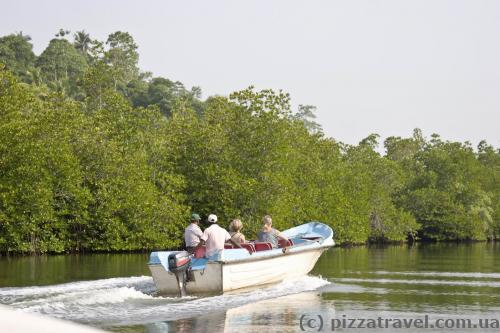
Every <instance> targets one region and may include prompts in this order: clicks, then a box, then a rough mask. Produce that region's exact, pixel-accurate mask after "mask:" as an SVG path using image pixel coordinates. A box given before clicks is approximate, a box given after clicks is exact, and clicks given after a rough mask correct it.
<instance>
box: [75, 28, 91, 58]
mask: <svg viewBox="0 0 500 333" xmlns="http://www.w3.org/2000/svg"><path fill="white" fill-rule="evenodd" d="M91 41H92V40H91V39H90V35H89V34H88V33H86V32H85V30H82V31H77V32H76V33H75V34H74V42H73V45H74V46H75V49H77V50H78V51H79V52H80V53H81V54H83V55H84V56H85V57H88V56H89V51H90V43H91Z"/></svg>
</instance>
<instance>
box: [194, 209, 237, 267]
mask: <svg viewBox="0 0 500 333" xmlns="http://www.w3.org/2000/svg"><path fill="white" fill-rule="evenodd" d="M208 223H209V224H210V226H209V227H208V228H206V229H205V231H203V235H202V236H201V237H200V243H199V244H198V246H197V248H198V247H201V246H203V245H205V246H206V253H205V257H206V258H208V259H210V260H219V259H220V254H221V253H222V251H223V250H224V243H225V242H226V241H230V242H231V243H233V244H234V245H235V246H236V247H239V248H243V247H242V246H241V245H240V244H239V243H236V242H235V241H233V240H232V239H231V235H229V232H227V230H226V229H224V228H221V227H220V226H219V225H218V224H217V215H215V214H210V215H209V216H208Z"/></svg>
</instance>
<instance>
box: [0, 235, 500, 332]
mask: <svg viewBox="0 0 500 333" xmlns="http://www.w3.org/2000/svg"><path fill="white" fill-rule="evenodd" d="M37 260H38V261H37ZM146 261H147V257H146V256H144V255H140V254H139V255H89V256H79V257H78V258H75V256H57V257H44V258H43V259H32V258H11V259H9V260H6V259H5V258H0V283H1V285H0V286H2V285H3V287H4V288H1V287H0V303H3V304H8V305H10V306H13V307H16V308H19V309H22V310H23V311H30V312H40V313H46V314H48V315H51V316H55V317H60V318H65V319H69V320H74V321H78V322H82V323H86V324H89V325H93V326H99V327H104V328H106V329H108V330H111V331H115V332H123V333H125V332H127V333H129V332H130V333H132V332H133V333H138V332H148V333H160V332H162V333H163V332H224V331H226V332H239V333H242V332H263V331H266V332H269V331H270V332H297V331H301V329H300V318H301V317H303V316H322V318H325V320H327V321H331V319H339V318H345V317H348V318H377V317H378V316H382V317H384V318H402V319H405V318H406V319H417V318H422V316H424V315H426V314H427V315H429V316H430V317H431V318H433V319H436V318H443V319H446V318H452V319H454V318H455V319H456V318H470V319H471V320H476V321H477V320H479V319H481V318H498V319H500V318H499V317H500V315H499V313H500V245H499V244H494V243H476V244H461V245H457V244H430V245H417V246H413V247H410V246H388V247H355V248H335V249H333V250H331V251H329V252H328V253H325V254H324V255H323V256H322V257H321V258H320V260H319V262H318V264H317V265H316V267H315V269H314V270H313V272H312V273H311V275H313V276H316V277H313V276H310V277H304V278H302V279H298V280H293V281H286V282H284V283H280V284H277V285H274V286H266V287H263V288H258V289H254V290H246V291H244V292H237V293H231V294H225V295H219V296H211V297H191V298H185V299H179V298H167V297H158V296H156V295H155V290H154V284H153V283H152V279H151V278H150V277H149V276H145V275H146V274H147V270H146V269H145V264H146ZM32 269H34V270H35V273H33V272H32V271H31V270H32ZM51 269H52V270H53V272H54V273H53V274H51V272H50V270H51ZM117 276H122V277H121V278H112V277H117ZM320 276H321V277H320ZM37 277H39V278H40V280H37ZM75 280H88V281H85V282H74V281H75ZM38 281H41V282H40V283H37V282H38ZM63 282H66V283H65V284H60V283H63ZM29 284H31V285H33V284H41V285H42V284H43V285H45V286H38V287H25V286H26V285H29ZM8 286H10V287H9V288H5V287H8ZM311 318H313V317H311ZM329 330H330V329H326V330H324V331H329ZM340 331H345V332H358V331H366V329H365V330H356V329H344V330H340ZM384 331H391V330H390V329H389V330H384ZM393 331H397V330H393ZM400 331H404V332H412V331H418V330H416V329H413V330H412V329H405V330H400ZM430 331H436V330H430ZM438 331H439V330H438ZM441 331H443V330H441ZM460 331H464V330H460V329H458V330H457V329H454V330H453V332H460ZM465 331H467V330H465ZM469 331H470V330H469ZM479 331H482V330H476V332H479ZM497 331H498V330H497Z"/></svg>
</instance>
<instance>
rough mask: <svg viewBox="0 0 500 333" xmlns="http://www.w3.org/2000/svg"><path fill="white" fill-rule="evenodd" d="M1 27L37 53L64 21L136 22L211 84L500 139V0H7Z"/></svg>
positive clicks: (181, 76) (345, 136)
mask: <svg viewBox="0 0 500 333" xmlns="http://www.w3.org/2000/svg"><path fill="white" fill-rule="evenodd" d="M0 7H1V9H0V35H5V34H9V33H14V32H17V31H23V33H25V34H28V35H30V36H31V37H32V39H33V40H32V42H33V43H34V46H35V53H37V54H39V53H40V52H41V51H42V50H43V49H44V48H45V47H46V45H47V44H48V42H49V40H50V39H51V38H53V37H54V34H55V33H57V31H58V30H59V28H65V29H68V30H71V31H72V33H73V32H75V31H77V30H82V29H85V30H86V31H87V32H88V33H90V34H91V36H92V37H93V38H98V39H101V40H105V39H106V36H107V35H108V34H109V33H111V32H114V31H117V30H122V31H127V32H129V33H130V34H131V35H132V36H133V37H134V39H135V40H136V42H137V44H138V45H139V53H140V67H141V69H142V70H147V71H151V72H153V73H154V75H156V76H164V77H167V78H169V79H172V80H179V81H181V82H183V83H184V84H185V85H186V86H187V87H191V86H194V85H196V86H200V87H201V88H202V90H203V96H204V97H207V96H209V95H213V94H219V95H227V94H229V93H230V92H232V91H235V90H240V89H243V88H246V87H248V86H250V85H254V86H256V87H257V88H259V89H260V88H272V89H282V90H284V91H287V92H289V93H290V94H291V97H292V102H293V104H294V105H295V106H296V105H298V104H312V105H315V106H316V107H317V108H318V110H317V115H318V122H319V123H320V124H321V125H322V126H323V128H324V131H325V133H326V134H327V135H328V136H331V137H333V138H335V139H337V140H340V141H343V142H346V143H351V144H354V143H357V142H358V141H360V140H361V139H363V138H364V137H366V136H368V135H369V134H370V133H378V134H380V135H381V136H382V137H383V138H385V137H387V136H391V135H397V136H410V135H411V134H412V130H413V128H415V127H419V128H421V129H422V130H423V132H424V135H426V136H430V134H432V133H434V132H435V133H438V134H440V135H441V136H442V137H443V138H445V139H449V140H458V141H466V140H469V141H471V142H472V143H473V144H474V145H476V144H477V143H478V142H479V141H480V140H481V139H486V140H487V141H488V142H489V143H490V144H493V145H495V146H496V147H499V146H500V134H499V133H500V131H499V124H500V1H496V0H490V1H484V0H468V1H463V0H386V1H380V0H344V1H335V0H325V1H319V0H308V1H299V0H253V1H234V0H232V1H231V0H213V1H202V0H199V1H192V0H187V1H171V0H156V1H153V0H149V1H129V0H106V1H97V0H85V1H83V0H80V1H61V0H51V1H36V0H31V1H28V0H15V1H14V0H2V4H1V6H0Z"/></svg>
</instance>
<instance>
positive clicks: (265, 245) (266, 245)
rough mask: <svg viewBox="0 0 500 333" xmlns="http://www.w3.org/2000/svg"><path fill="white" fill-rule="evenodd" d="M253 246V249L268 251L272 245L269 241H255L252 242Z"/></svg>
mask: <svg viewBox="0 0 500 333" xmlns="http://www.w3.org/2000/svg"><path fill="white" fill-rule="evenodd" d="M253 245H254V246H255V251H257V252H258V251H268V250H272V249H273V245H272V244H271V243H266V242H257V243H253Z"/></svg>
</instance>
